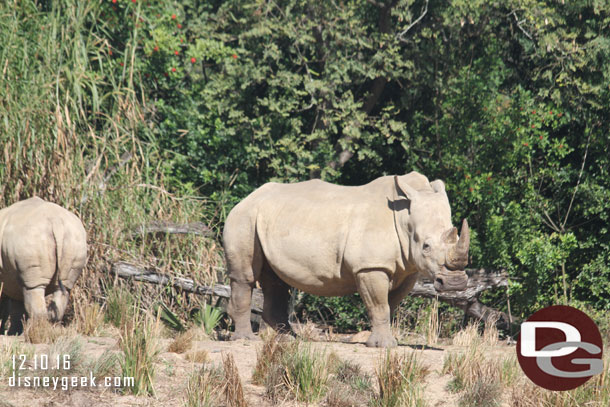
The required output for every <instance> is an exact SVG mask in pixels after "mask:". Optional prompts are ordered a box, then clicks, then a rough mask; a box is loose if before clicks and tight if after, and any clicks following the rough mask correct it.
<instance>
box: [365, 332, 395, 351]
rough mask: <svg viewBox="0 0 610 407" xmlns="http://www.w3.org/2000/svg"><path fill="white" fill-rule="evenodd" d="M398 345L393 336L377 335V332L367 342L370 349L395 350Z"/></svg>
mask: <svg viewBox="0 0 610 407" xmlns="http://www.w3.org/2000/svg"><path fill="white" fill-rule="evenodd" d="M396 345H398V342H396V339H394V337H393V336H392V335H391V334H385V335H381V334H378V335H375V332H373V333H372V334H371V336H370V337H369V339H368V340H367V341H366V346H368V347H369V348H394V347H396Z"/></svg>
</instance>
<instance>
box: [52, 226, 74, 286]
mask: <svg viewBox="0 0 610 407" xmlns="http://www.w3.org/2000/svg"><path fill="white" fill-rule="evenodd" d="M51 224H52V231H53V238H54V239H55V276H54V277H55V279H56V280H57V285H58V286H59V289H60V290H61V292H63V293H65V292H66V287H64V284H63V283H62V282H61V276H62V274H63V275H66V274H67V273H68V272H69V271H70V259H68V256H67V255H66V253H65V246H64V238H65V230H66V228H65V226H64V223H63V221H62V220H61V219H57V218H55V219H54V220H53V221H52V222H51Z"/></svg>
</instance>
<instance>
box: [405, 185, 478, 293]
mask: <svg viewBox="0 0 610 407" xmlns="http://www.w3.org/2000/svg"><path fill="white" fill-rule="evenodd" d="M395 181H396V188H397V190H398V191H400V192H402V193H403V194H404V196H405V197H406V201H407V202H406V203H407V205H406V208H405V209H404V210H397V211H395V216H396V228H397V232H398V234H399V239H400V240H401V246H402V248H403V253H404V254H405V256H406V254H407V253H408V261H409V262H410V263H411V264H414V265H415V267H416V268H417V270H418V271H419V273H420V275H422V277H424V278H427V279H430V280H432V281H434V288H435V289H436V290H437V291H457V290H463V289H465V288H466V285H467V283H468V275H467V274H466V271H465V270H464V269H465V267H466V265H467V264H468V248H469V245H470V231H469V229H468V222H467V221H466V219H464V220H463V222H462V230H461V235H460V236H459V237H458V231H457V228H455V227H453V225H452V224H451V207H450V206H449V199H448V198H447V193H446V192H445V184H444V183H443V182H442V181H440V180H436V181H433V182H431V183H430V186H431V187H432V191H425V190H424V191H422V190H416V189H415V188H413V187H412V186H411V185H409V184H408V183H407V182H406V180H405V179H404V178H403V177H396V178H395ZM403 200H404V198H403ZM401 235H402V236H403V238H402V239H401ZM403 240H407V241H406V242H404V241H403Z"/></svg>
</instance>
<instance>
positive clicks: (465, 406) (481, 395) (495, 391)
mask: <svg viewBox="0 0 610 407" xmlns="http://www.w3.org/2000/svg"><path fill="white" fill-rule="evenodd" d="M501 397H502V386H501V385H500V383H499V382H497V381H494V380H492V379H490V378H479V379H477V380H476V381H475V382H474V384H473V385H472V387H468V388H466V391H465V392H464V393H463V394H462V395H461V396H460V400H459V402H458V405H459V407H499V406H500V402H501Z"/></svg>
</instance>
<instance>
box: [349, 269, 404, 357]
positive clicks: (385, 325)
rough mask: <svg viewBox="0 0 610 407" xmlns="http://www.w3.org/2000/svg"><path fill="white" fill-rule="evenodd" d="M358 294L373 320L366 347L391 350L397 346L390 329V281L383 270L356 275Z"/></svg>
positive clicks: (361, 272) (366, 271)
mask: <svg viewBox="0 0 610 407" xmlns="http://www.w3.org/2000/svg"><path fill="white" fill-rule="evenodd" d="M356 285H357V287H358V293H359V294H360V296H361V297H362V300H363V301H364V305H365V306H366V309H367V311H368V314H369V318H370V320H371V336H370V337H369V339H368V340H367V341H366V346H369V347H377V348H391V347H394V346H396V345H397V343H396V339H394V337H393V336H392V331H391V329H390V305H389V303H388V291H389V288H390V280H389V278H388V275H387V273H386V272H385V271H383V270H363V271H360V272H358V273H357V274H356Z"/></svg>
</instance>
